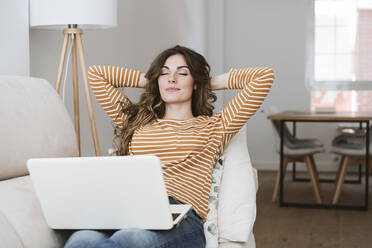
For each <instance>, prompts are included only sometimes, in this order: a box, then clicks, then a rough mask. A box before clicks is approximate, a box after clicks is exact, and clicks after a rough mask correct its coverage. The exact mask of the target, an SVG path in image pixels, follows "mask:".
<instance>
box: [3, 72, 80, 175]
mask: <svg viewBox="0 0 372 248" xmlns="http://www.w3.org/2000/svg"><path fill="white" fill-rule="evenodd" d="M0 115H1V122H0V137H1V138H0V180H4V179H8V178H13V177H18V176H24V175H27V174H28V170H27V168H26V161H27V160H28V159H29V158H36V157H65V156H77V155H78V149H77V139H76V134H75V130H74V126H73V124H72V121H71V119H70V117H69V114H68V112H67V110H66V108H65V106H64V105H63V103H62V101H61V99H60V97H59V95H58V94H57V92H56V91H55V90H54V89H53V87H52V86H51V85H50V83H49V82H48V81H46V80H44V79H40V78H31V77H17V76H0Z"/></svg>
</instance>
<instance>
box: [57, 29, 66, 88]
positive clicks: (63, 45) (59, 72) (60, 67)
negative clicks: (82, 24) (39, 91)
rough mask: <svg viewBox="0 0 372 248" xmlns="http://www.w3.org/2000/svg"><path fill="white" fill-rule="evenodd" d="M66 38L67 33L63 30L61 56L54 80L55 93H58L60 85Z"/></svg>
mask: <svg viewBox="0 0 372 248" xmlns="http://www.w3.org/2000/svg"><path fill="white" fill-rule="evenodd" d="M68 38H69V34H68V33H67V32H64V36H63V44H62V50H61V57H60V59H59V66H58V72H57V82H56V91H57V93H59V89H60V87H61V79H62V73H63V67H64V65H65V60H66V52H67V45H68Z"/></svg>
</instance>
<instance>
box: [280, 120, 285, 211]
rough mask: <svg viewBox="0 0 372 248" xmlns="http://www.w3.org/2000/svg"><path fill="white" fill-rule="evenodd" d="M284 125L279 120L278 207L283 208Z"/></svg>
mask: <svg viewBox="0 0 372 248" xmlns="http://www.w3.org/2000/svg"><path fill="white" fill-rule="evenodd" d="M284 124H285V122H284V121H283V120H280V180H279V185H280V187H279V205H280V206H283V197H284V196H283V195H284V192H283V184H284V182H283V173H284V170H283V164H284V163H283V162H284V161H283V159H284V156H283V145H284V140H283V139H284V137H283V129H284Z"/></svg>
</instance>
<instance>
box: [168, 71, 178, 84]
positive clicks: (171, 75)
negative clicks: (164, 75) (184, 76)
mask: <svg viewBox="0 0 372 248" xmlns="http://www.w3.org/2000/svg"><path fill="white" fill-rule="evenodd" d="M168 82H169V83H175V82H176V77H175V75H174V72H171V73H169V74H168Z"/></svg>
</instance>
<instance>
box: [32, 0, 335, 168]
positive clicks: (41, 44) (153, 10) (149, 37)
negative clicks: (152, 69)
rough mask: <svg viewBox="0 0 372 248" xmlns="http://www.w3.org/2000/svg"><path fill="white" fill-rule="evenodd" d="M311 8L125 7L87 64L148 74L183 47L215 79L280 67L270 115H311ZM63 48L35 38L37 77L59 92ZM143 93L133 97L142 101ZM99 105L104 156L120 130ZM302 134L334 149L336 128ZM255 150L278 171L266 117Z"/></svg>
mask: <svg viewBox="0 0 372 248" xmlns="http://www.w3.org/2000/svg"><path fill="white" fill-rule="evenodd" d="M310 1H311V0H281V1H277V0H250V1H247V0H203V1H201V0H192V1H190V0H178V1H174V0H157V1H148V0H128V1H120V0H119V1H118V3H119V4H118V16H119V24H118V27H117V28H116V29H113V30H97V31H87V32H86V33H85V34H84V37H83V39H84V45H85V51H86V59H87V64H88V65H90V64H111V65H122V66H127V67H130V68H136V69H139V70H141V71H143V72H145V71H146V70H147V68H148V66H149V64H150V62H151V61H152V60H153V59H154V57H155V56H156V55H157V54H158V53H159V52H161V51H162V50H164V49H165V48H168V47H170V46H174V45H175V44H181V45H185V46H190V47H192V48H194V49H196V50H197V51H199V52H201V53H202V54H204V55H205V56H206V57H207V60H208V61H209V63H210V65H211V66H212V75H215V74H219V73H222V72H225V71H228V70H229V69H230V68H231V67H235V68H242V67H247V66H266V65H270V66H272V67H273V68H274V71H275V73H276V80H275V85H274V86H273V89H272V92H271V93H270V95H269V97H268V99H267V101H266V102H265V104H264V107H265V105H267V104H269V103H271V104H274V105H277V106H278V107H280V108H281V109H305V110H308V109H309V104H310V94H309V92H308V91H307V89H306V88H305V61H306V54H305V52H306V37H307V31H306V24H307V23H306V22H307V20H306V18H307V13H308V11H309V7H310V6H311V5H310ZM204 15H205V16H204ZM61 43H62V34H61V33H60V32H57V31H45V30H31V31H30V45H31V74H32V75H33V76H39V77H43V78H46V79H48V80H49V81H50V82H51V83H53V84H54V82H55V77H56V71H57V66H58V65H57V64H58V58H59V53H60V47H61ZM70 74H71V73H70ZM70 76H71V75H70ZM71 88H72V87H71V83H68V84H67V90H66V94H67V97H66V104H67V106H68V109H69V111H70V113H71V116H72V98H71V96H72V92H71ZM140 92H141V90H138V89H129V90H126V94H127V95H128V96H130V98H131V99H132V100H134V101H135V100H137V99H138V96H139V94H140ZM234 94H236V91H235V92H233V91H230V92H226V94H223V93H222V92H218V96H219V101H218V102H217V103H216V109H217V110H220V109H221V107H222V106H223V104H226V103H227V102H228V101H229V99H231V97H232V96H233V95H234ZM93 102H94V109H95V110H94V111H95V116H96V122H97V128H98V132H99V141H100V144H101V150H102V151H103V154H104V153H105V151H106V149H107V148H108V147H110V146H111V141H112V127H111V124H110V120H109V119H108V117H107V116H106V115H105V113H104V112H103V110H102V109H101V108H100V107H99V106H98V104H97V103H96V101H95V100H94V101H93ZM80 105H81V108H82V111H81V118H82V121H81V126H82V127H81V129H82V151H83V155H93V154H94V148H93V142H92V138H91V134H90V132H91V131H90V126H89V122H88V116H87V111H86V108H85V105H86V104H85V102H84V97H81V104H80ZM298 134H299V136H300V137H306V136H307V137H314V136H315V137H322V140H323V141H324V142H326V144H327V146H329V142H330V140H331V139H332V135H333V134H334V126H332V125H330V124H316V125H314V124H311V125H309V124H301V125H299V127H298ZM248 145H249V151H250V154H251V157H252V160H253V163H254V166H256V167H257V168H259V169H277V168H278V155H277V154H276V152H275V145H274V136H273V132H272V128H271V126H270V122H269V121H268V120H267V119H266V116H265V114H263V113H261V112H259V113H257V114H256V115H255V117H254V118H253V119H251V120H249V131H248ZM316 159H317V162H318V164H320V165H322V166H323V168H324V166H328V167H326V168H331V167H332V166H334V163H332V162H331V161H330V156H329V154H324V155H321V156H317V157H316ZM320 170H322V168H320Z"/></svg>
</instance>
